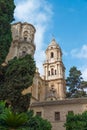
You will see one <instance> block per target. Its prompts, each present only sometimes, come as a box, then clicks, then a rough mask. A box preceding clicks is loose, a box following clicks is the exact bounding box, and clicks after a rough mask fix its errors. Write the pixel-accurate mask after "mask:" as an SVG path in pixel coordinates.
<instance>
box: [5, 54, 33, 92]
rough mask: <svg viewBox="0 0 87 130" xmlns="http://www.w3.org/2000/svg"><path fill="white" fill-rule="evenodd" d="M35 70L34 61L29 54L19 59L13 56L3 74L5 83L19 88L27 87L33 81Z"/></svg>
mask: <svg viewBox="0 0 87 130" xmlns="http://www.w3.org/2000/svg"><path fill="white" fill-rule="evenodd" d="M35 70H36V66H35V62H34V60H33V58H32V56H31V55H26V56H25V57H23V58H19V59H17V58H14V59H13V60H11V61H9V63H8V68H7V71H6V74H5V77H6V85H8V86H12V87H14V88H16V89H21V90H23V89H25V88H28V87H29V86H31V85H32V83H33V77H34V73H35ZM9 81H10V82H9Z"/></svg>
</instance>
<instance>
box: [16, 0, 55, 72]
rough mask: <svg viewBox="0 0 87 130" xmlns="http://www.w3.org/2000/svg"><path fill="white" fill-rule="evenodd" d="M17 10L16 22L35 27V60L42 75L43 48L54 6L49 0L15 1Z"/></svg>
mask: <svg viewBox="0 0 87 130" xmlns="http://www.w3.org/2000/svg"><path fill="white" fill-rule="evenodd" d="M15 2H16V9H15V14H14V17H15V19H16V22H18V21H21V22H28V23H31V24H33V25H34V26H35V28H36V35H35V44H36V54H35V60H36V64H37V67H38V68H40V69H39V70H40V73H42V69H41V64H42V63H43V61H44V54H43V46H44V40H45V32H46V30H47V28H49V26H50V24H49V23H50V22H51V20H52V19H51V18H52V15H53V12H52V5H51V4H50V3H48V2H47V0H26V1H25V0H21V2H19V1H18V0H15Z"/></svg>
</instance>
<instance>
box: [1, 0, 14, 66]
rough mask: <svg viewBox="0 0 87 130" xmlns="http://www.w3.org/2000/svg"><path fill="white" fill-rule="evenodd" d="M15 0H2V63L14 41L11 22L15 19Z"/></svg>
mask: <svg viewBox="0 0 87 130" xmlns="http://www.w3.org/2000/svg"><path fill="white" fill-rule="evenodd" d="M14 9H15V5H14V0H0V64H2V63H3V62H4V61H5V58H6V56H7V54H8V52H9V47H10V45H11V41H12V34H11V24H10V23H11V22H12V21H13V20H14V16H13V14H14Z"/></svg>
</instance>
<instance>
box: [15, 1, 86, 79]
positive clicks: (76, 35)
mask: <svg viewBox="0 0 87 130" xmlns="http://www.w3.org/2000/svg"><path fill="white" fill-rule="evenodd" d="M14 2H15V5H16V8H15V11H14V18H15V21H14V23H15V22H19V21H21V22H28V23H31V24H33V25H34V26H35V28H36V34H35V44H36V52H35V61H36V65H37V67H38V68H39V72H40V73H41V75H43V74H44V72H43V62H44V60H45V50H46V48H47V46H48V45H49V43H50V42H51V40H52V39H53V37H54V38H55V40H56V42H57V43H58V44H59V45H60V47H61V49H62V52H63V63H64V65H65V68H66V77H67V76H68V74H69V70H70V68H71V67H73V66H76V67H77V69H78V70H80V71H81V72H82V77H83V79H84V80H86V81H87V0H14Z"/></svg>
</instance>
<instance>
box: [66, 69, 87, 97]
mask: <svg viewBox="0 0 87 130" xmlns="http://www.w3.org/2000/svg"><path fill="white" fill-rule="evenodd" d="M81 75H82V73H81V71H80V70H77V68H76V67H72V68H71V69H70V71H69V77H67V79H66V85H67V87H68V92H67V97H82V96H85V95H86V93H85V92H84V90H83V86H82V84H83V78H82V77H81Z"/></svg>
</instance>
